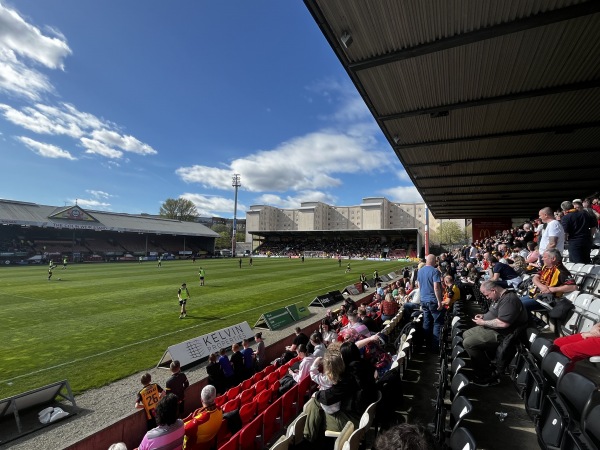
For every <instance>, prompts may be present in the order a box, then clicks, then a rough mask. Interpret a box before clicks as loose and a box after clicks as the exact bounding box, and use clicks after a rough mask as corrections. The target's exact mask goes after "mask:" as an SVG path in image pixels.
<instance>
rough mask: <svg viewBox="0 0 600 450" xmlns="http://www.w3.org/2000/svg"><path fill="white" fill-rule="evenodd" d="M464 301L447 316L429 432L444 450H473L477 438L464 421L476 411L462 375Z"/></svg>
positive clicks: (467, 380)
mask: <svg viewBox="0 0 600 450" xmlns="http://www.w3.org/2000/svg"><path fill="white" fill-rule="evenodd" d="M465 302H466V300H465V299H461V300H458V301H457V302H456V303H455V304H454V306H453V308H452V313H451V314H447V315H446V319H445V323H444V326H443V327H442V330H441V337H440V354H439V374H438V382H437V383H436V385H437V391H436V397H435V399H434V400H433V401H432V402H433V404H434V417H433V421H432V423H431V424H430V430H431V431H432V432H433V435H434V437H435V439H436V441H437V442H438V444H439V445H440V446H441V447H442V448H450V449H452V450H474V449H476V448H477V443H476V441H475V438H474V437H473V435H472V434H471V432H470V431H469V429H468V428H467V427H465V426H464V424H463V420H464V419H465V418H466V417H467V416H468V415H469V414H470V413H471V412H472V411H473V405H472V403H471V402H470V400H469V399H468V398H467V397H466V396H465V393H466V391H467V388H468V387H469V385H470V381H469V378H468V377H467V376H466V375H465V374H464V373H462V371H463V369H464V368H465V367H466V362H465V360H464V357H466V356H467V353H466V351H465V349H464V348H463V346H462V341H463V338H462V333H463V331H464V330H465V329H466V325H465V324H466V317H467V316H466V306H465Z"/></svg>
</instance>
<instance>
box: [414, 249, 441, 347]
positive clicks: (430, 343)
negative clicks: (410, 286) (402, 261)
mask: <svg viewBox="0 0 600 450" xmlns="http://www.w3.org/2000/svg"><path fill="white" fill-rule="evenodd" d="M417 284H418V286H419V291H420V294H421V307H422V309H423V331H424V332H425V342H426V344H427V348H429V349H431V350H433V351H438V350H439V348H440V331H441V329H442V326H443V325H444V317H445V314H446V310H445V309H444V307H443V306H442V278H441V273H440V271H439V270H438V269H437V261H436V258H435V255H427V257H426V258H425V266H424V267H422V268H421V269H420V270H419V273H418V274H417Z"/></svg>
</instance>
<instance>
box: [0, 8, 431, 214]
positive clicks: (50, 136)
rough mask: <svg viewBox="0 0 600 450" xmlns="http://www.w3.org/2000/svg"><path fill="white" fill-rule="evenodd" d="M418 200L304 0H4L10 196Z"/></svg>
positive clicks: (1, 94)
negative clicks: (237, 180) (234, 180)
mask: <svg viewBox="0 0 600 450" xmlns="http://www.w3.org/2000/svg"><path fill="white" fill-rule="evenodd" d="M234 173H239V174H240V175H241V183H242V186H241V188H240V191H239V195H238V217H244V216H245V211H246V209H247V208H249V207H250V206H251V205H255V204H268V205H272V206H278V207H282V208H295V207H298V206H299V205H300V202H302V201H323V202H326V203H329V204H334V205H355V204H358V203H360V201H361V199H362V198H363V197H369V196H386V197H387V198H389V199H390V200H392V201H404V202H412V201H421V198H420V196H419V194H418V193H417V191H416V189H415V188H414V186H413V185H412V183H411V181H410V179H409V178H408V177H407V175H406V172H405V171H404V170H403V168H402V166H401V164H400V162H399V161H398V159H397V158H396V156H395V155H394V152H393V151H392V149H391V147H390V146H389V143H388V142H387V141H386V140H385V138H384V137H383V134H382V133H381V131H380V130H379V128H378V127H377V125H376V123H375V121H374V120H373V118H372V116H371V114H370V113H369V111H368V109H367V108H366V106H365V105H364V103H363V101H362V99H361V98H360V96H359V95H358V93H357V92H356V89H355V87H354V86H353V85H352V83H351V82H350V80H349V78H348V76H347V74H346V72H345V71H344V69H343V68H342V66H341V64H340V63H339V61H338V59H337V57H336V56H335V55H334V53H333V51H332V50H331V48H330V47H329V45H328V44H327V42H326V40H325V38H324V36H323V35H322V33H321V32H320V30H319V29H318V27H317V25H316V23H315V22H314V20H313V19H312V17H311V16H310V14H309V12H308V10H307V9H306V7H305V6H304V4H303V3H302V2H301V1H299V0H294V1H288V0H286V1H282V0H262V1H248V0H230V1H216V2H215V1H205V0H180V1H176V2H166V1H156V0H155V1H142V0H135V1H134V0H130V1H123V0H118V1H117V0H102V1H98V0H18V1H16V0H12V1H5V0H0V176H1V178H2V182H1V183H0V198H4V199H12V200H21V201H29V202H35V203H40V204H48V205H58V206H62V205H65V204H67V205H71V204H74V202H75V200H76V199H77V201H78V204H79V205H81V206H83V207H84V208H90V209H97V210H107V211H115V212H128V213H140V212H146V213H150V214H156V213H158V210H159V208H160V205H161V203H162V202H163V201H164V200H165V199H167V198H177V197H185V198H188V199H190V200H192V201H193V202H194V203H195V204H196V207H197V208H198V211H199V212H200V213H201V214H202V215H217V216H223V217H232V216H233V203H234V202H233V198H234V193H233V188H232V187H231V177H232V175H233V174H234Z"/></svg>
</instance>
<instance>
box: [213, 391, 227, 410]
mask: <svg viewBox="0 0 600 450" xmlns="http://www.w3.org/2000/svg"><path fill="white" fill-rule="evenodd" d="M226 402H227V394H223V395H219V396H218V397H217V398H215V405H217V406H218V407H219V408H220V407H221V406H223V405H224V404H225V403H226Z"/></svg>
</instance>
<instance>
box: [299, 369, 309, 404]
mask: <svg viewBox="0 0 600 450" xmlns="http://www.w3.org/2000/svg"><path fill="white" fill-rule="evenodd" d="M311 382H312V380H311V378H310V376H308V375H307V376H305V377H304V378H302V379H301V380H300V383H298V410H301V409H302V407H303V406H304V403H305V401H306V396H307V395H308V393H309V390H310V383H311Z"/></svg>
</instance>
